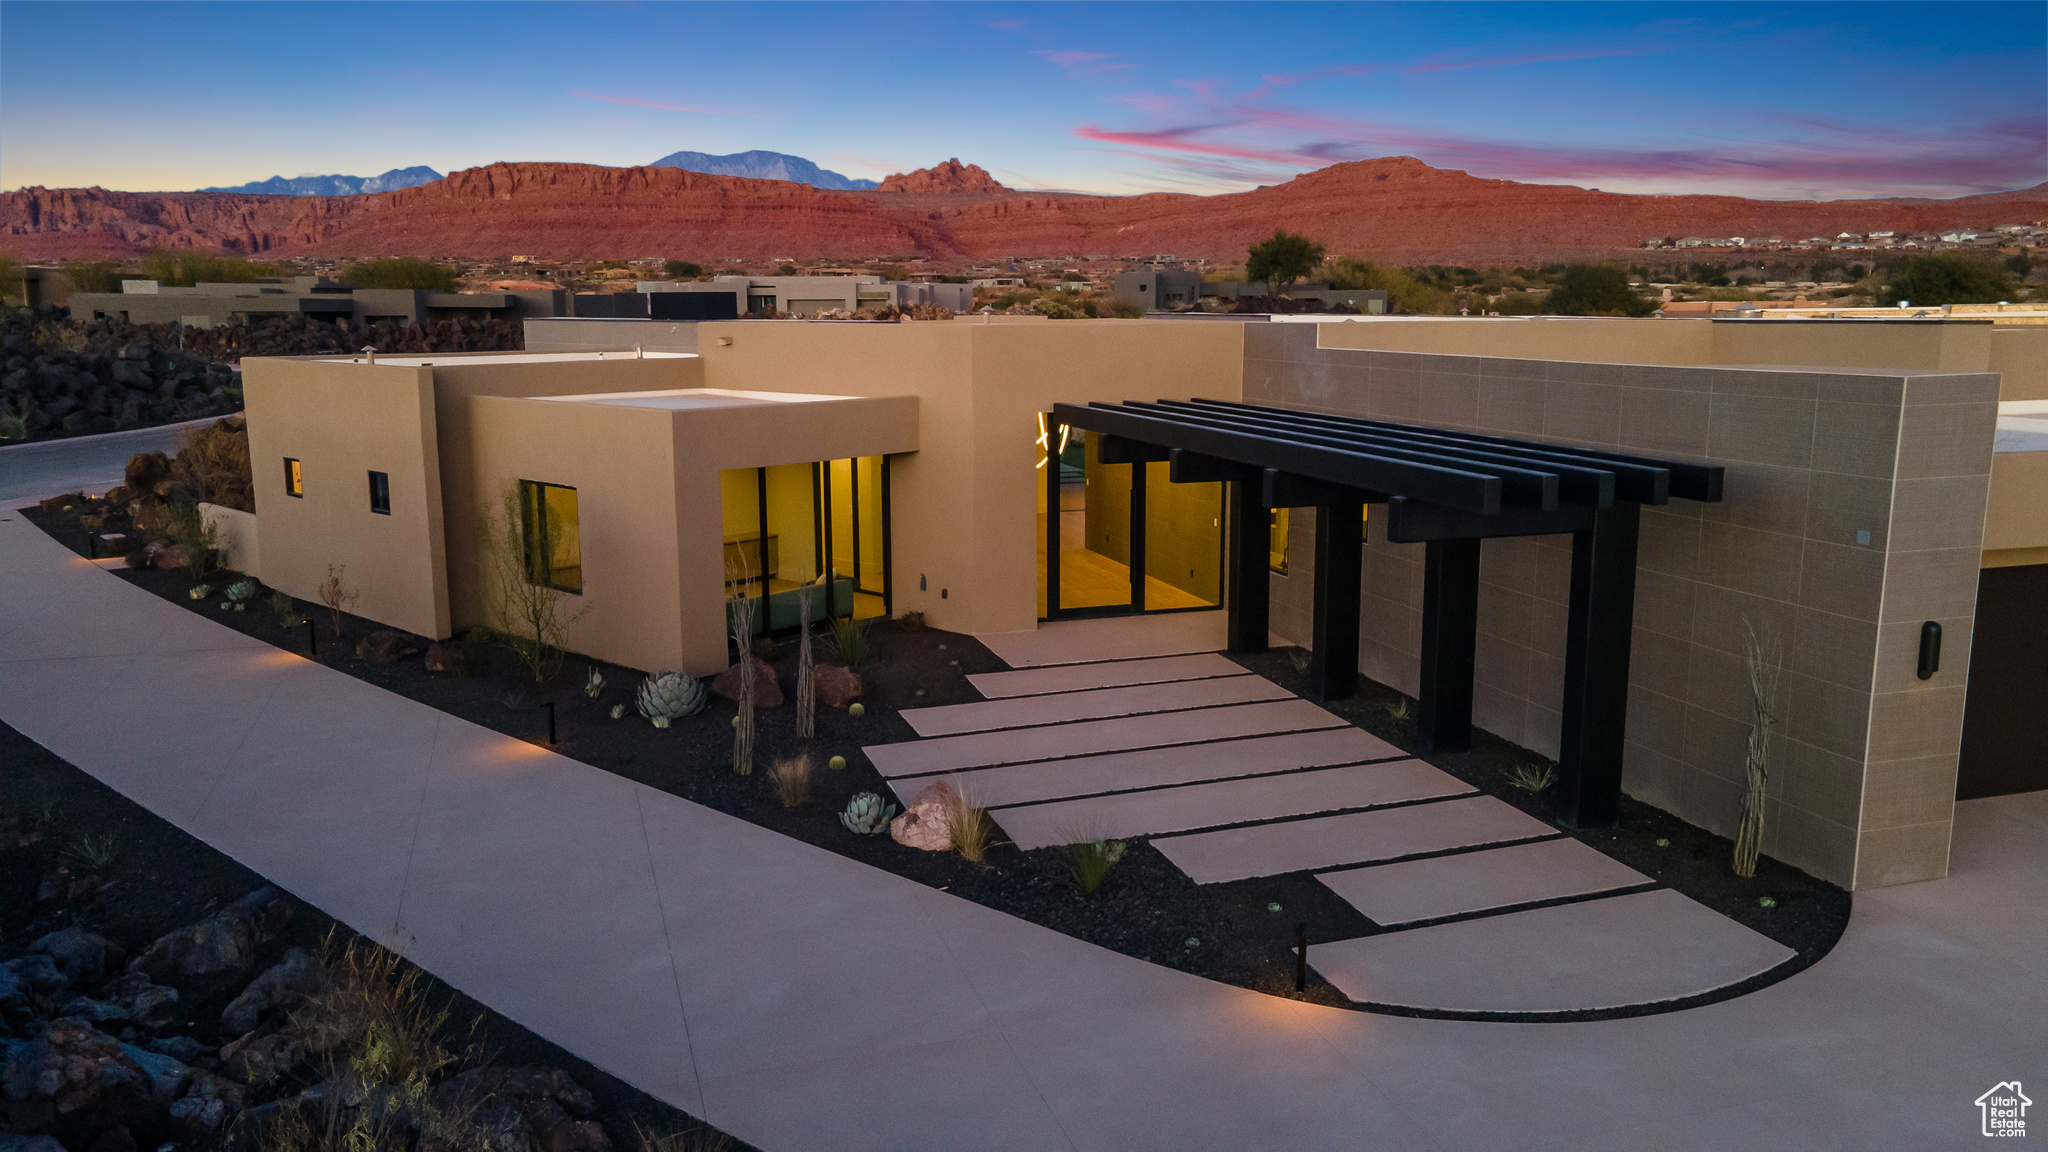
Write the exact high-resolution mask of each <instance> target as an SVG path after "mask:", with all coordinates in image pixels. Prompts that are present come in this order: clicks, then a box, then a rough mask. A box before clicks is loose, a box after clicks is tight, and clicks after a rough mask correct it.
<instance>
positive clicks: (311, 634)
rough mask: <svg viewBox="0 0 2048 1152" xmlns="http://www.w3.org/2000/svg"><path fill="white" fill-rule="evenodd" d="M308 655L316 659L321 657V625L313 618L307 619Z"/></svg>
mask: <svg viewBox="0 0 2048 1152" xmlns="http://www.w3.org/2000/svg"><path fill="white" fill-rule="evenodd" d="M306 655H308V656H311V657H314V658H315V659H318V658H319V656H320V624H319V622H318V621H316V620H314V619H313V618H312V617H311V616H308V617H306Z"/></svg>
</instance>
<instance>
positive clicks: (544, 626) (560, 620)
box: [477, 483, 591, 684]
mask: <svg viewBox="0 0 2048 1152" xmlns="http://www.w3.org/2000/svg"><path fill="white" fill-rule="evenodd" d="M477 539H478V540H480V541H482V543H483V550H484V556H485V571H484V574H485V584H486V588H487V593H486V603H487V605H488V608H489V611H490V614H491V628H492V629H493V630H494V631H495V632H497V633H498V634H499V635H500V636H502V637H503V638H504V640H505V643H506V646H507V647H509V648H511V649H512V651H513V652H514V653H515V654H516V655H518V657H519V661H520V663H522V664H525V665H526V669H527V671H529V672H531V673H533V679H534V682H535V683H536V684H544V683H546V682H548V681H549V680H552V679H554V678H555V674H556V673H557V672H560V671H561V670H562V658H563V656H564V655H565V654H566V653H567V649H566V648H565V647H564V646H563V645H564V643H565V642H566V640H567V638H568V632H569V625H571V624H574V623H575V622H576V621H577V620H578V619H580V618H581V617H582V616H583V614H584V613H586V612H588V611H590V607H591V606H590V604H588V603H585V604H584V605H583V607H582V608H580V609H578V610H577V611H575V612H573V613H570V614H568V615H566V616H565V615H564V614H563V612H562V598H563V597H564V596H567V595H568V593H566V592H564V591H562V590H561V589H559V588H556V587H553V586H551V585H547V584H542V583H539V582H538V581H536V580H534V579H533V578H532V574H531V573H530V572H529V571H528V569H527V561H526V527H525V518H524V516H523V515H522V513H521V510H520V505H519V485H518V484H517V483H508V484H506V485H505V487H504V490H503V491H501V492H500V493H499V494H498V506H497V508H496V509H492V510H487V511H485V512H484V513H483V514H482V515H481V516H478V517H477Z"/></svg>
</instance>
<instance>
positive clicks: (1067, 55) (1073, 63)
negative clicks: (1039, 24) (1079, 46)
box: [1031, 48, 1136, 76]
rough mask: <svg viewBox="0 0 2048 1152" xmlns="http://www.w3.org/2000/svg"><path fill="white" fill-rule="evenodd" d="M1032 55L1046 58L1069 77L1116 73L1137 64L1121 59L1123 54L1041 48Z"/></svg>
mask: <svg viewBox="0 0 2048 1152" xmlns="http://www.w3.org/2000/svg"><path fill="white" fill-rule="evenodd" d="M1031 54H1032V55H1033V56H1042V57H1044V58H1045V59H1046V60H1047V61H1049V62H1050V63H1052V64H1053V65H1054V66H1056V67H1058V68H1060V69H1061V70H1063V71H1064V72H1066V74H1067V75H1069V76H1093V75H1095V74H1097V73H1100V72H1115V71H1118V70H1120V69H1124V68H1134V67H1136V65H1135V64H1132V63H1131V62H1129V61H1127V60H1123V59H1121V57H1122V56H1123V53H1121V52H1074V51H1064V50H1058V49H1051V48H1040V49H1036V50H1034V51H1033V52H1032V53H1031Z"/></svg>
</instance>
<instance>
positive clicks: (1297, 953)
mask: <svg viewBox="0 0 2048 1152" xmlns="http://www.w3.org/2000/svg"><path fill="white" fill-rule="evenodd" d="M1294 990H1295V991H1296V992H1306V991H1308V921H1306V920H1303V921H1302V922H1301V923H1299V924H1296V925H1295V926H1294Z"/></svg>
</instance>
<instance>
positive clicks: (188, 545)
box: [162, 496, 221, 580]
mask: <svg viewBox="0 0 2048 1152" xmlns="http://www.w3.org/2000/svg"><path fill="white" fill-rule="evenodd" d="M162 524H163V532H164V535H166V536H168V537H170V539H171V543H173V544H176V545H177V546H178V547H179V548H181V549H183V550H184V552H185V563H186V566H187V567H189V568H190V569H191V570H192V578H193V579H194V580H204V579H205V578H206V577H207V576H209V575H211V574H212V573H213V571H214V570H215V569H217V568H219V567H220V564H221V546H220V529H219V528H218V527H216V526H215V525H214V524H213V523H212V522H211V521H209V520H207V518H206V517H204V516H202V515H200V513H199V505H198V504H197V503H196V502H195V501H193V500H192V499H191V498H190V497H189V496H187V497H184V498H182V499H177V500H172V501H170V502H169V503H167V504H165V505H164V510H163V521H162Z"/></svg>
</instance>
